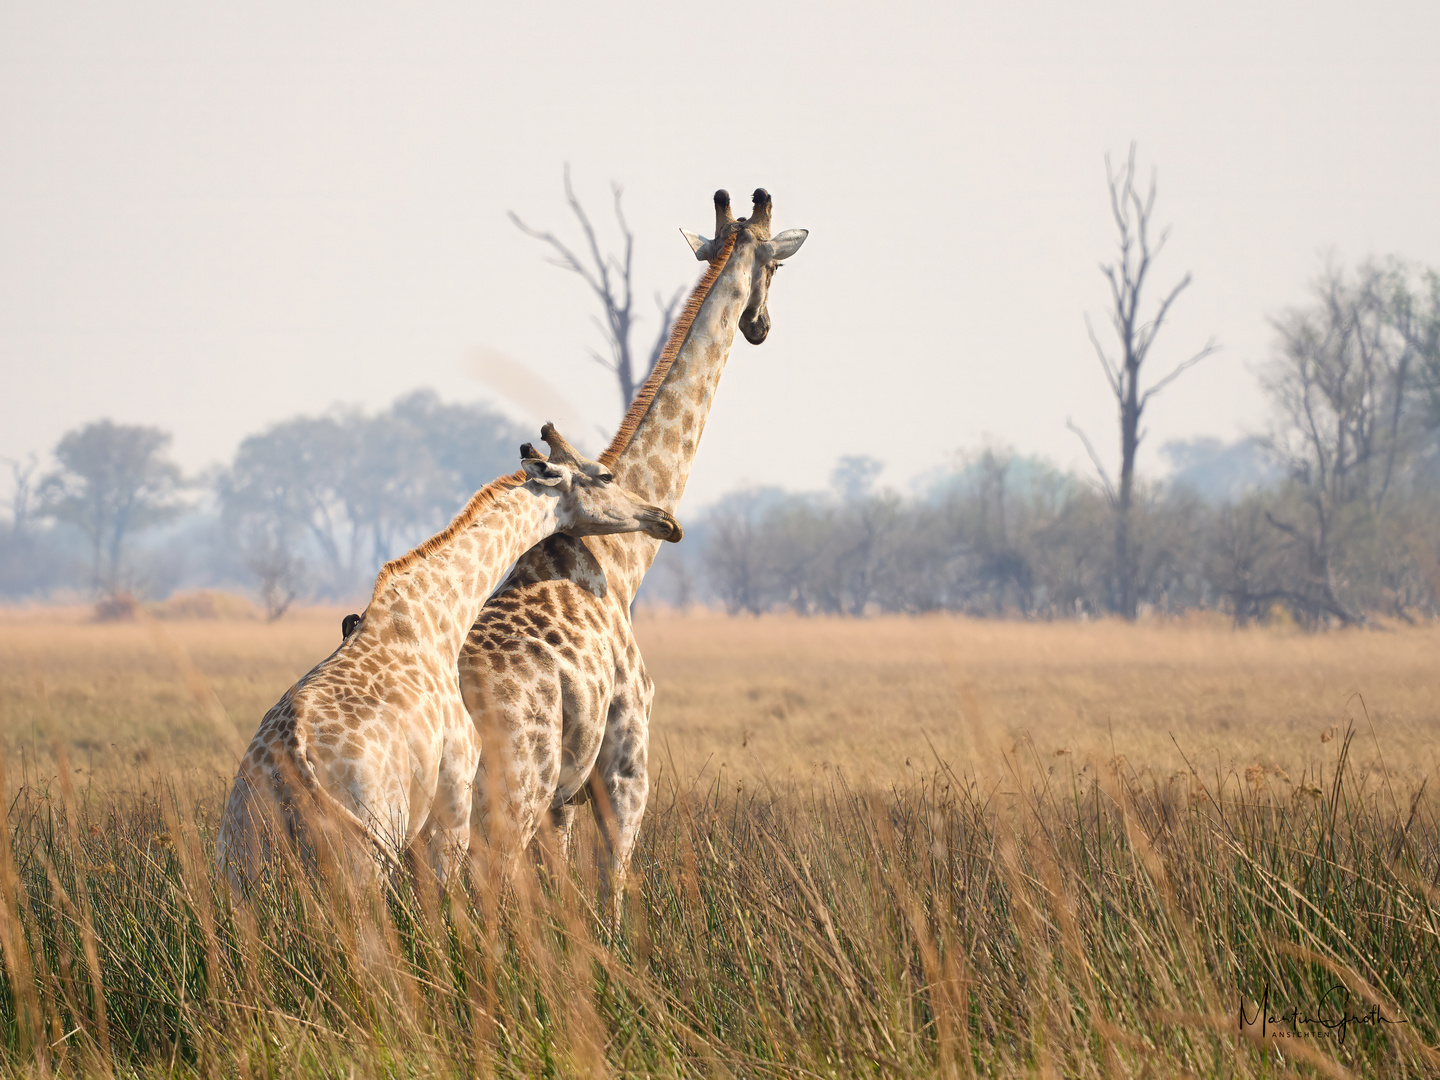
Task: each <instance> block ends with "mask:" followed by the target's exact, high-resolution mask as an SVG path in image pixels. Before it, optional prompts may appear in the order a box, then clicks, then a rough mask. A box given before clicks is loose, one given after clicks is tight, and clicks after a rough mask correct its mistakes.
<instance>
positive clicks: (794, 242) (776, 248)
mask: <svg viewBox="0 0 1440 1080" xmlns="http://www.w3.org/2000/svg"><path fill="white" fill-rule="evenodd" d="M809 235H810V230H809V229H786V230H785V231H784V232H782V233H781V234H780V235H779V236H777V237H775V238H774V239H773V240H767V241H765V245H764V246H763V247H762V248H761V250H760V255H761V257H762V258H764V260H765V261H766V262H778V261H779V260H781V259H788V258H790V256H791V255H794V254H795V252H797V251H799V250H800V245H801V244H803V243H805V238H806V237H807V236H809Z"/></svg>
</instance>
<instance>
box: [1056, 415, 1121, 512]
mask: <svg viewBox="0 0 1440 1080" xmlns="http://www.w3.org/2000/svg"><path fill="white" fill-rule="evenodd" d="M1065 426H1066V427H1067V428H1069V429H1070V430H1071V431H1073V432H1074V433H1075V434H1076V435H1078V436H1080V441H1081V442H1082V443H1084V444H1085V452H1086V453H1087V454H1089V455H1090V462H1091V464H1093V465H1094V466H1095V471H1096V472H1098V473H1099V474H1100V480H1101V482H1102V483H1103V484H1104V487H1105V497H1106V498H1107V499H1109V500H1110V501H1111V502H1112V503H1113V502H1114V501H1115V485H1114V484H1112V483H1111V482H1110V474H1109V473H1108V472H1106V471H1105V466H1104V465H1103V464H1102V463H1101V461H1100V455H1098V454H1097V453H1095V447H1094V446H1092V445H1091V443H1090V437H1089V436H1088V435H1086V434H1085V432H1084V431H1083V430H1082V429H1081V428H1080V426H1079V425H1078V424H1076V423H1075V421H1074V420H1072V419H1070V417H1068V416H1067V417H1066V418H1065Z"/></svg>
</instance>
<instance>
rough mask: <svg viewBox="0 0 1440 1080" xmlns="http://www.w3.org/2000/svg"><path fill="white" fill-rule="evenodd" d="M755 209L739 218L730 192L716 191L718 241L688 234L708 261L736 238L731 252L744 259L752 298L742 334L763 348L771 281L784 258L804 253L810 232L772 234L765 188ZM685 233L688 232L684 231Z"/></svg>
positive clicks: (757, 197)
mask: <svg viewBox="0 0 1440 1080" xmlns="http://www.w3.org/2000/svg"><path fill="white" fill-rule="evenodd" d="M754 200H755V203H754V208H753V209H752V210H751V211H750V216H749V217H748V218H741V219H740V220H738V221H737V220H736V219H735V215H734V214H733V213H732V212H731V210H730V193H729V192H728V191H725V190H723V189H722V190H720V191H717V192H715V239H713V240H707V239H705V237H703V236H697V235H696V234H695V233H692V232H685V239H686V240H688V241H689V242H690V247H691V249H692V250H693V251H694V252H695V257H696V258H697V259H699V260H701V261H702V262H708V261H710V260H711V259H712V258H714V257H715V253H716V252H718V251H719V250H720V248H721V246H722V245H723V244H724V242H725V239H726V237H728V236H730V235H732V234H733V235H734V237H735V249H734V251H732V252H731V253H730V259H731V261H732V262H733V261H734V260H736V259H740V260H742V262H741V263H740V264H739V268H740V269H741V271H742V275H744V274H747V273H748V277H749V281H750V299H749V300H748V302H747V303H746V304H745V310H744V311H743V312H742V313H741V315H740V332H741V333H742V334H744V335H745V340H746V341H748V342H750V344H751V345H759V344H760V343H761V342H762V341H764V340H765V336H766V335H767V334H769V333H770V313H769V311H768V310H766V306H765V304H766V301H768V300H769V299H770V279H771V278H772V277H774V276H775V271H776V270H777V269H779V267H780V260H781V259H788V258H789V257H790V256H791V255H794V254H795V252H797V251H799V250H800V245H801V244H803V243H804V242H805V237H807V236H809V235H810V232H809V230H808V229H786V230H785V231H784V232H782V233H781V234H780V235H778V236H773V237H772V236H771V235H770V208H771V205H772V202H773V200H772V199H771V198H770V193H769V192H768V191H766V190H765V189H764V188H756V189H755V195H754ZM681 232H684V230H683V229H682V230H681Z"/></svg>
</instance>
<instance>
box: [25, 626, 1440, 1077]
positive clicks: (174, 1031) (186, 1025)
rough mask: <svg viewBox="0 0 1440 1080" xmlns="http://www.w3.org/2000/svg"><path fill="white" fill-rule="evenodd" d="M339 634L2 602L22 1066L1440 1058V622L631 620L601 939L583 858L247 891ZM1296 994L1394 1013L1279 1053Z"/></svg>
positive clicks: (1364, 1066)
mask: <svg viewBox="0 0 1440 1080" xmlns="http://www.w3.org/2000/svg"><path fill="white" fill-rule="evenodd" d="M342 614H343V612H341V611H339V610H333V611H331V610H324V611H316V610H310V611H303V612H296V613H294V614H293V615H290V616H287V617H286V618H285V619H283V620H281V621H280V622H279V623H277V624H273V625H269V624H264V623H260V622H256V621H236V622H223V621H217V620H205V621H198V620H197V621H185V620H174V621H167V622H165V623H163V624H162V623H156V622H144V623H138V624H107V625H97V624H93V623H88V622H86V621H84V619H83V617H82V615H81V614H80V613H78V612H70V613H55V612H11V613H7V614H4V615H3V616H0V745H3V747H4V750H5V754H6V758H7V765H6V773H5V778H4V779H5V783H4V787H5V795H6V798H7V800H8V804H9V806H10V812H9V813H10V817H9V824H10V827H9V829H8V830H5V841H4V842H3V843H0V945H3V949H4V968H5V975H6V979H7V981H8V986H9V990H10V993H9V995H8V996H7V997H6V998H5V1000H3V1001H0V1068H5V1069H7V1070H8V1069H14V1068H20V1069H26V1068H29V1069H34V1070H37V1071H39V1072H44V1071H46V1070H48V1069H55V1070H58V1071H61V1072H106V1071H109V1070H111V1069H112V1068H115V1067H119V1068H120V1069H121V1071H127V1070H136V1071H139V1072H145V1073H151V1072H156V1073H158V1072H165V1073H167V1074H168V1073H171V1072H174V1071H177V1070H178V1071H180V1072H185V1073H198V1074H212V1073H217V1072H218V1073H226V1074H232V1075H233V1074H237V1073H241V1072H244V1073H248V1074H254V1073H267V1072H291V1071H300V1072H304V1073H307V1074H327V1075H339V1074H345V1073H347V1072H350V1071H352V1070H354V1071H355V1072H356V1074H357V1075H395V1074H397V1073H405V1074H415V1075H419V1074H422V1073H423V1074H427V1075H428V1074H445V1075H474V1074H489V1073H493V1074H497V1075H516V1076H521V1075H537V1074H545V1075H572V1074H575V1075H578V1074H587V1075H593V1074H597V1073H601V1072H614V1073H623V1074H657V1075H660V1074H663V1075H676V1076H678V1075H686V1076H688V1075H697V1074H700V1075H716V1076H719V1075H794V1076H809V1075H833V1076H846V1075H856V1074H866V1075H954V1076H969V1075H1064V1076H1143V1075H1151V1076H1178V1075H1186V1074H1188V1075H1226V1076H1282V1075H1316V1076H1321V1075H1324V1076H1336V1075H1351V1074H1355V1075H1387V1076H1433V1075H1440V1056H1437V1054H1436V1052H1435V1051H1434V1050H1433V1049H1431V1048H1432V1047H1434V1046H1435V1045H1436V1043H1437V1041H1440V983H1437V981H1436V980H1437V976H1436V974H1435V973H1436V972H1437V971H1440V910H1437V908H1436V900H1437V898H1440V893H1437V884H1436V883H1437V881H1440V817H1437V813H1436V806H1435V804H1434V802H1433V801H1432V799H1431V796H1430V794H1429V793H1428V790H1427V789H1425V788H1424V787H1423V785H1424V784H1425V782H1426V780H1427V778H1429V776H1430V773H1431V772H1432V771H1433V770H1434V768H1435V766H1436V756H1435V750H1434V738H1433V735H1434V732H1435V730H1436V726H1437V725H1436V721H1437V719H1440V716H1437V714H1440V693H1437V691H1440V664H1437V663H1436V658H1437V657H1440V631H1437V630H1436V629H1435V628H1430V627H1422V628H1401V629H1397V630H1395V631H1393V632H1377V631H1358V632H1346V633H1340V634H1329V635H1323V636H1318V637H1309V636H1303V635H1299V634H1293V633H1285V632H1277V631H1271V630H1252V631H1247V632H1244V633H1235V632H1233V631H1231V630H1229V629H1228V628H1227V627H1225V626H1224V625H1217V624H1214V623H1191V624H1156V625H1148V626H1147V625H1142V626H1138V627H1130V626H1124V625H1117V624H1109V623H1099V624H1088V625H1076V624H1060V625H1026V624H1017V623H986V622H974V621H963V620H953V619H942V618H935V619H914V620H906V619H893V620H892V619H882V620H874V621H864V622H856V621H828V620H824V621H821V620H816V621H801V620H795V619H787V618H767V619H761V620H751V619H734V620H732V619H726V618H721V617H718V616H711V615H694V616H686V617H680V616H672V615H661V614H653V613H652V614H646V615H642V616H641V617H640V619H639V620H638V622H637V632H638V634H639V636H640V638H641V641H642V644H643V646H644V648H645V652H646V656H647V659H648V661H649V664H650V667H651V671H652V674H653V675H654V676H655V679H656V681H657V683H658V684H659V692H658V696H657V701H656V716H655V727H654V731H653V733H652V734H653V749H654V753H653V755H652V772H655V773H656V774H657V785H656V789H655V793H654V796H653V797H652V803H651V812H650V814H649V816H648V817H647V821H646V826H645V829H644V831H643V833H642V839H641V845H640V848H639V850H638V852H637V856H636V864H635V869H636V873H635V875H634V887H633V888H632V890H631V895H630V897H629V901H628V908H627V915H626V920H625V923H624V925H623V927H622V928H621V931H620V933H619V934H618V935H612V934H611V932H610V931H609V930H608V929H607V928H606V927H605V926H604V925H603V923H602V922H600V921H597V920H596V919H595V918H594V917H593V912H591V911H590V909H589V906H588V905H589V899H590V898H593V896H594V895H595V886H594V879H593V874H594V870H593V865H591V863H590V862H589V861H588V860H587V859H586V858H584V857H582V858H581V859H580V860H579V861H578V862H577V863H576V864H575V866H574V867H573V868H572V870H573V872H572V874H571V875H570V877H568V878H565V879H561V880H558V881H545V880H540V881H537V880H535V879H533V878H531V877H530V876H529V875H522V879H521V880H520V881H519V882H518V883H517V884H516V885H515V886H514V887H510V886H505V887H501V886H499V885H497V879H496V878H495V877H494V876H493V875H492V874H490V873H489V872H487V871H486V870H485V868H484V865H483V861H482V862H481V863H478V864H477V865H476V866H475V867H473V868H472V872H471V875H470V878H469V881H468V883H467V884H465V885H463V886H461V887H457V889H456V890H454V891H453V892H452V894H451V895H450V896H448V897H446V898H443V899H442V900H440V901H438V902H437V899H436V898H434V897H431V896H429V895H428V894H427V893H426V890H425V889H424V887H423V885H422V886H420V887H414V886H412V885H411V884H409V883H406V884H404V885H403V886H402V888H401V889H400V890H399V891H398V892H396V893H395V894H394V895H391V896H389V897H388V898H387V899H383V900H382V899H380V898H376V897H371V898H369V899H366V898H364V897H354V896H348V895H344V894H337V893H335V892H334V890H333V889H332V888H330V887H329V886H327V885H325V884H324V883H320V884H318V885H316V886H314V887H313V888H312V886H311V885H309V884H307V883H306V879H305V877H304V875H296V876H295V878H294V879H293V881H292V882H291V884H290V885H289V886H287V887H284V888H281V889H278V890H274V891H272V892H270V893H267V894H265V895H264V896H262V897H259V898H257V900H256V901H255V902H254V903H252V904H251V905H249V906H242V907H240V908H237V909H231V908H230V907H229V905H228V897H227V895H226V893H225V891H224V889H223V886H221V885H220V884H219V883H217V882H216V881H215V880H214V879H213V875H212V874H211V872H210V870H209V860H210V858H211V856H210V854H209V852H210V850H211V848H210V845H211V844H212V843H213V826H214V822H215V818H216V816H217V814H218V809H219V803H220V800H221V798H222V796H223V792H224V790H225V787H226V785H227V783H228V777H229V770H230V763H231V762H232V761H233V760H234V759H233V754H234V749H235V748H236V747H237V746H238V745H239V744H240V743H242V742H243V741H244V740H245V739H247V738H248V737H249V735H250V733H251V731H252V730H253V727H254V725H255V723H256V722H257V721H258V719H259V716H260V715H261V713H262V712H263V711H264V709H265V708H267V707H268V706H269V705H270V704H271V703H272V702H273V701H274V700H275V698H276V697H278V695H279V694H280V693H281V691H283V689H284V688H285V687H286V686H288V685H289V684H290V682H291V681H293V679H294V678H295V677H296V676H298V675H299V674H300V673H302V672H303V671H304V670H306V669H308V668H309V667H310V666H311V665H312V664H313V663H314V662H315V661H316V660H317V659H319V658H320V657H321V656H323V655H324V654H326V653H328V652H329V651H330V649H332V648H333V647H334V645H335V644H336V643H337V642H338V640H339V621H340V616H341V615H342ZM1357 693H1358V694H1360V695H1363V701H1364V708H1363V709H1362V707H1361V704H1360V700H1359V699H1358V698H1356V697H1355V695H1356V694H1357ZM1367 711H1368V718H1367V715H1366V713H1367ZM1350 718H1354V719H1356V720H1357V726H1356V729H1355V731H1354V732H1353V734H1354V738H1353V741H1352V740H1351V739H1350V738H1347V737H1346V734H1345V731H1346V728H1347V725H1348V722H1349V719H1350ZM1337 731H1338V732H1339V737H1335V736H1334V735H1333V734H1332V733H1334V732H1337ZM1172 736H1173V741H1172ZM1112 740H1113V743H1112ZM1177 744H1178V747H1177ZM1182 751H1183V753H1184V755H1185V757H1188V759H1189V761H1190V762H1191V763H1192V764H1193V765H1194V766H1195V767H1196V769H1195V771H1194V772H1192V771H1190V770H1189V769H1188V768H1187V767H1186V764H1185V761H1184V759H1183V758H1182V756H1181V752H1182ZM67 758H68V760H66V759H67ZM907 759H908V763H907ZM62 762H63V764H62ZM941 763H943V765H942V764H941ZM66 781H69V784H68V785H67V783H66ZM72 785H73V790H70V791H67V790H66V789H67V787H69V786H72ZM1431 786H1432V787H1434V786H1435V785H1433V784H1432V785H1431ZM582 850H584V848H583V846H582ZM1267 985H1268V986H1269V988H1270V1001H1271V1003H1272V1011H1282V1010H1288V1009H1289V1008H1291V1007H1298V1008H1299V1009H1300V1010H1301V1011H1302V1013H1303V1012H1305V1011H1312V1012H1314V1011H1318V1010H1319V1009H1320V1008H1321V1005H1320V998H1321V997H1322V996H1323V995H1324V994H1325V992H1326V991H1327V990H1329V989H1331V988H1333V987H1336V986H1342V987H1344V988H1345V993H1346V994H1347V995H1348V1002H1349V1009H1350V1011H1351V1012H1352V1013H1357V1014H1358V1013H1365V1014H1367V1015H1368V1014H1369V1011H1370V1010H1372V1009H1375V1008H1378V1009H1379V1010H1380V1014H1382V1015H1384V1016H1386V1017H1389V1018H1392V1019H1399V1018H1403V1019H1405V1020H1406V1021H1407V1023H1405V1024H1391V1025H1378V1024H1369V1025H1365V1026H1358V1025H1357V1026H1351V1027H1350V1028H1349V1029H1348V1033H1347V1035H1346V1038H1345V1040H1344V1041H1343V1042H1342V1041H1340V1040H1338V1039H1337V1038H1336V1037H1335V1036H1336V1033H1335V1032H1334V1031H1326V1030H1323V1029H1321V1028H1320V1027H1319V1026H1318V1025H1312V1026H1310V1027H1306V1028H1303V1031H1304V1034H1302V1035H1301V1036H1300V1037H1298V1038H1288V1039H1287V1038H1273V1037H1271V1038H1268V1039H1266V1040H1264V1042H1263V1044H1262V1042H1261V1040H1260V1039H1259V1038H1258V1034H1257V1029H1253V1028H1247V1029H1245V1030H1244V1031H1243V1032H1242V1031H1241V1030H1240V1026H1239V1024H1238V1021H1237V1015H1236V1010H1237V1008H1238V1007H1239V1005H1240V1002H1241V1001H1242V1000H1244V1001H1246V1002H1247V1003H1248V1007H1250V1008H1251V1009H1253V1007H1254V1005H1255V999H1257V998H1258V997H1260V995H1261V994H1262V992H1263V989H1264V987H1266V986H1267ZM1277 1002H1278V1003H1279V1004H1278V1005H1277V1004H1276V1003H1277ZM1332 1002H1333V999H1332ZM1278 1026H1279V1027H1280V1029H1281V1030H1282V1033H1283V1031H1284V1029H1285V1024H1284V1023H1282V1024H1280V1025H1278ZM1271 1034H1272V1036H1273V1034H1274V1033H1273V1030H1272V1032H1271ZM37 1054H38V1056H37ZM237 1062H239V1064H237Z"/></svg>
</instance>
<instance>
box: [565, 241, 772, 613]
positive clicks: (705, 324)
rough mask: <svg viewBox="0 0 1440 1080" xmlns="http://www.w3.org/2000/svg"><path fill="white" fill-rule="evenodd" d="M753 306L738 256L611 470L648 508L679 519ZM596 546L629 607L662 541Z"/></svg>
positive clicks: (746, 263) (631, 538)
mask: <svg viewBox="0 0 1440 1080" xmlns="http://www.w3.org/2000/svg"><path fill="white" fill-rule="evenodd" d="M749 300H750V260H749V259H748V258H738V257H735V256H734V255H733V254H732V256H731V257H730V258H729V259H728V261H727V262H726V265H725V268H724V269H723V270H722V271H721V272H720V276H719V277H718V278H716V280H715V283H714V285H712V286H711V288H710V292H709V294H708V295H707V296H706V297H705V301H704V303H703V304H702V305H701V307H700V311H699V313H698V314H697V315H696V317H695V321H694V323H693V324H692V325H691V327H690V332H689V334H688V335H687V336H686V338H685V341H684V344H683V345H681V347H680V350H679V352H678V353H677V354H676V356H675V361H674V363H673V364H671V366H670V369H669V371H667V372H666V373H665V377H664V379H663V380H662V381H661V383H660V386H659V388H658V389H657V390H656V393H655V397H654V400H653V401H652V402H651V403H650V406H649V408H648V409H646V411H645V413H644V415H643V416H642V417H641V418H640V420H639V422H638V423H637V424H636V426H635V431H634V434H633V435H632V436H631V437H630V440H629V442H628V443H627V444H626V445H625V447H624V448H623V449H622V450H620V452H619V453H618V454H617V455H616V457H615V460H614V464H613V465H612V471H613V472H614V474H615V481H616V483H619V484H623V485H624V486H625V487H627V488H628V489H629V490H631V491H633V492H634V493H635V494H637V495H639V496H640V497H641V498H643V499H645V501H646V502H651V503H654V504H655V505H657V506H663V507H665V509H667V510H669V511H671V512H672V513H674V511H675V509H676V507H677V506H678V505H679V503H680V498H681V496H682V495H684V494H685V484H686V481H688V480H689V478H690V469H691V466H692V465H693V464H694V461H695V452H696V450H697V449H698V448H699V446H700V435H701V433H702V432H703V431H704V430H705V420H706V418H707V417H708V416H709V415H710V405H711V403H712V402H713V401H714V399H715V390H716V387H717V386H718V385H719V383H720V375H721V373H722V372H723V371H724V370H725V362H726V360H727V359H729V356H730V347H731V345H732V344H733V343H734V341H735V330H736V328H737V326H738V325H739V322H740V316H741V314H743V312H744V311H745V305H746V304H747V303H748V302H749ZM598 540H599V542H598V543H592V550H593V551H594V552H595V553H596V555H597V557H598V558H599V561H600V563H601V565H602V566H603V567H604V568H605V570H606V578H607V580H608V583H609V588H610V589H611V590H612V591H614V592H616V593H618V594H619V595H620V597H621V598H622V600H623V602H624V603H625V604H627V605H628V604H629V603H630V602H631V601H632V600H634V598H635V593H636V591H637V590H638V589H639V588H640V582H641V581H642V580H643V579H644V577H645V573H646V571H647V570H649V569H650V564H651V563H652V562H654V560H655V555H656V553H657V552H658V551H659V550H660V543H661V542H660V541H659V540H655V539H652V538H651V537H649V536H646V535H644V534H630V535H626V536H607V537H600V538H598ZM602 551H603V554H602Z"/></svg>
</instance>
